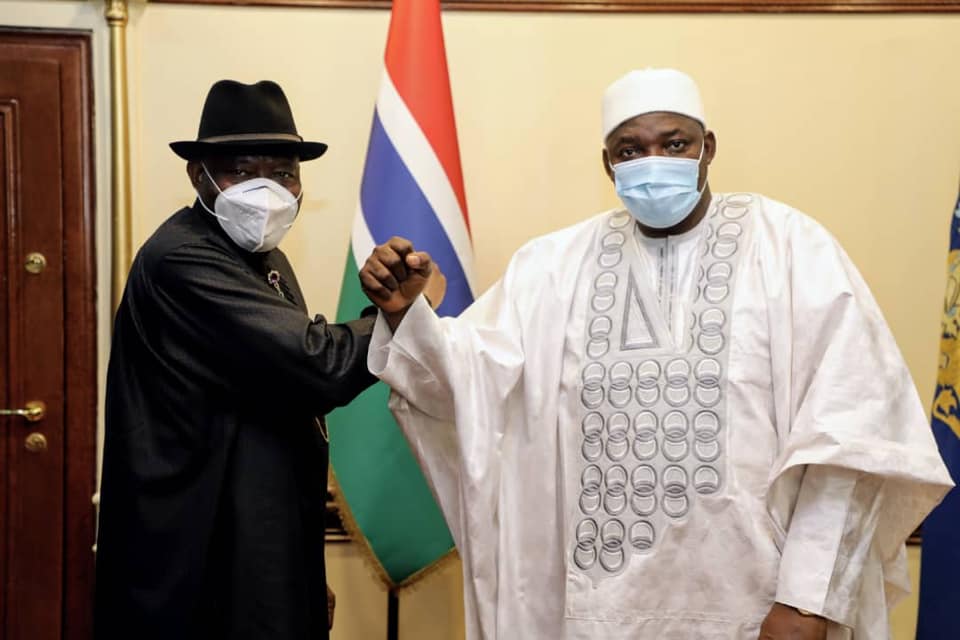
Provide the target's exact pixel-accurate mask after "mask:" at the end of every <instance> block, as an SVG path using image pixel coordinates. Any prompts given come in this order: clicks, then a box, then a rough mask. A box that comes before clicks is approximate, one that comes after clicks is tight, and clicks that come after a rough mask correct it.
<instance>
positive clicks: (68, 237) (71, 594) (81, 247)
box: [0, 27, 98, 640]
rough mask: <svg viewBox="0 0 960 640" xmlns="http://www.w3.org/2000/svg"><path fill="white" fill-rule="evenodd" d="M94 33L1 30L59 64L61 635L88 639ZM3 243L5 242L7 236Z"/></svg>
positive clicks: (93, 416)
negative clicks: (63, 120) (64, 124)
mask: <svg viewBox="0 0 960 640" xmlns="http://www.w3.org/2000/svg"><path fill="white" fill-rule="evenodd" d="M92 35H93V34H92V32H90V31H88V30H75V29H37V28H16V27H0V38H2V39H3V40H4V41H6V42H14V43H22V44H24V45H26V46H38V47H42V48H44V49H45V50H46V52H47V53H48V54H49V55H50V56H53V57H55V58H56V59H57V60H58V61H60V63H61V65H62V67H61V68H62V73H61V96H62V101H63V102H62V105H61V107H62V108H61V117H72V114H77V115H78V116H79V120H80V122H79V126H78V127H71V128H69V129H67V128H64V129H63V131H64V138H63V140H62V142H61V145H62V150H63V158H64V168H68V167H75V168H76V169H75V170H72V171H64V174H63V175H64V185H63V193H64V201H63V210H64V220H63V225H64V226H63V243H64V244H63V246H64V256H63V260H64V265H63V266H64V282H63V287H64V317H63V319H62V322H63V323H64V363H63V366H64V409H63V412H64V413H63V415H64V416H65V425H66V433H65V434H64V487H63V491H64V503H63V504H64V514H63V517H64V525H63V526H64V531H63V545H64V548H63V594H62V600H61V606H62V607H63V612H62V616H63V617H62V620H63V628H62V637H63V638H64V639H70V640H86V639H88V638H90V637H91V636H92V628H93V584H94V552H93V549H94V546H93V545H94V542H95V535H96V512H95V508H94V505H93V503H92V497H93V494H94V492H95V487H96V484H95V483H96V464H97V463H96V460H97V458H96V451H97V398H98V389H97V308H96V307H97V287H96V284H97V267H96V241H95V237H96V234H95V204H94V203H95V196H96V190H95V170H96V164H95V159H94V144H93V141H94V120H93V118H94V110H93V95H94V88H93V76H92V68H93V53H92ZM3 242H6V239H5V238H4V239H3Z"/></svg>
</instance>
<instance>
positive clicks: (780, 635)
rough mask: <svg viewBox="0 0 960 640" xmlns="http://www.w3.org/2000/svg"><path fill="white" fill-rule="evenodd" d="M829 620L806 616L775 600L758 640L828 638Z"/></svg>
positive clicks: (817, 639)
mask: <svg viewBox="0 0 960 640" xmlns="http://www.w3.org/2000/svg"><path fill="white" fill-rule="evenodd" d="M826 638H827V620H826V618H821V617H820V616H805V615H801V614H800V612H799V611H797V610H796V609H794V608H793V607H788V606H787V605H785V604H780V603H779V602H774V603H773V607H771V608H770V613H768V614H767V617H766V618H764V620H763V624H762V625H761V626H760V637H759V638H758V640H826Z"/></svg>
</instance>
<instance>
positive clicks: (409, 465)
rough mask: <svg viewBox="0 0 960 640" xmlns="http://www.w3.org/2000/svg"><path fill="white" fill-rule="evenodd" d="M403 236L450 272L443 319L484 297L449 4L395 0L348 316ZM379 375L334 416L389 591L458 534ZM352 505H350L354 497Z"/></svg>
mask: <svg viewBox="0 0 960 640" xmlns="http://www.w3.org/2000/svg"><path fill="white" fill-rule="evenodd" d="M391 236H403V237H405V238H408V239H409V240H411V241H412V242H413V246H414V247H415V248H416V249H417V250H422V251H427V252H428V253H430V255H431V256H432V257H433V259H434V261H435V262H436V263H437V264H438V266H439V267H440V268H441V269H442V271H443V273H444V275H446V277H447V293H446V297H445V298H444V300H443V304H442V305H441V306H440V308H439V309H438V313H439V314H440V315H457V314H459V313H460V312H461V311H463V310H464V309H465V308H466V307H467V306H468V305H469V304H470V303H471V302H473V291H474V288H473V274H472V263H473V257H472V249H471V245H470V229H469V221H468V218H467V203H466V198H465V196H464V189H463V175H462V173H461V170H460V151H459V148H458V146H457V130H456V124H455V122H454V117H453V102H452V100H451V97H450V80H449V77H448V75H447V62H446V54H445V52H444V45H443V29H442V27H441V24H440V3H439V0H395V1H394V3H393V12H392V17H391V20H390V33H389V35H388V38H387V50H386V56H385V69H384V74H383V80H382V81H381V83H380V93H379V95H378V96H377V104H376V109H375V111H374V114H373V126H372V128H371V130H370V144H369V147H368V148H367V161H366V165H365V167H364V171H363V182H362V184H361V185H360V204H359V206H358V207H357V213H356V219H355V220H354V225H353V233H352V237H351V242H350V251H349V252H348V255H347V264H346V268H345V269H344V274H343V286H342V288H341V291H340V305H339V307H338V309H337V319H338V320H341V321H342V320H347V319H351V318H356V317H357V316H358V314H359V313H360V311H361V309H363V308H364V307H365V306H367V305H368V304H370V303H369V302H368V301H367V299H366V298H365V296H364V295H363V293H362V292H361V290H360V286H359V281H358V279H357V273H358V271H359V267H360V266H362V265H363V262H364V261H365V260H366V259H367V257H368V256H369V255H370V252H371V251H372V250H373V248H374V246H375V245H376V244H381V243H383V242H386V241H387V240H388V239H389V238H390V237H391ZM388 394H389V392H388V389H387V387H386V385H384V384H383V383H378V384H377V385H375V386H374V387H372V388H371V389H369V390H367V391H366V392H365V393H363V394H362V395H360V396H359V397H358V398H357V399H356V400H354V401H353V402H352V403H351V404H350V405H349V406H348V407H345V408H343V409H339V410H337V411H336V412H334V413H333V414H331V416H330V418H329V421H328V422H329V424H330V436H331V443H330V458H331V463H332V465H333V468H334V471H335V475H336V483H337V486H338V489H339V496H338V499H339V501H340V506H341V510H342V515H343V517H344V521H345V523H346V525H347V527H348V529H350V530H351V533H353V534H354V536H355V537H356V538H359V542H361V543H363V544H366V545H368V549H369V551H370V552H372V556H373V558H374V559H375V560H376V564H377V566H378V567H379V568H380V569H381V571H380V574H381V577H382V578H383V579H384V581H385V582H386V583H387V585H388V586H390V587H396V586H403V585H405V584H408V583H409V582H411V581H412V580H414V579H416V578H417V577H418V576H419V575H422V574H423V572H424V570H425V569H427V568H428V567H430V566H431V565H433V564H434V563H435V562H437V561H438V560H440V559H442V558H443V557H444V556H446V555H448V554H449V553H450V552H451V551H452V549H453V539H452V538H451V536H450V533H449V531H448V530H447V527H446V525H445V523H444V520H443V515H442V514H441V512H440V509H439V507H437V504H436V502H435V501H434V499H433V496H432V494H431V493H430V490H429V488H428V487H427V483H426V481H425V480H424V478H423V474H422V473H421V472H420V468H419V466H418V465H417V463H416V460H415V459H414V457H413V454H412V453H411V452H410V448H409V446H408V445H407V441H406V440H405V439H404V436H403V434H402V433H401V431H400V428H399V427H398V426H397V424H396V422H395V421H394V420H393V417H392V416H391V415H390V412H389V410H388V409H387V397H388ZM344 503H345V504H344Z"/></svg>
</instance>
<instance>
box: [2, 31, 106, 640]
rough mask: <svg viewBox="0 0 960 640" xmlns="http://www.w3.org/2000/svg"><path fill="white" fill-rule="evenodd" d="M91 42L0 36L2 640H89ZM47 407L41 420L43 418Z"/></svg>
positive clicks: (79, 36) (57, 36)
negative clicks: (30, 411)
mask: <svg viewBox="0 0 960 640" xmlns="http://www.w3.org/2000/svg"><path fill="white" fill-rule="evenodd" d="M89 69H90V37H89V34H86V33H78V32H51V31H23V30H18V31H14V30H0V265H2V267H0V269H2V271H0V274H2V275H0V409H4V410H22V409H25V408H28V407H31V408H32V409H33V410H34V415H32V416H22V415H2V416H0V579H2V583H0V584H2V589H0V637H2V638H6V639H7V640H27V639H28V638H29V639H30V640H54V639H60V638H77V639H82V638H88V637H89V636H90V628H91V624H90V622H91V613H92V586H93V553H92V545H93V542H94V510H93V506H92V504H91V502H90V498H91V495H92V494H93V491H94V478H95V446H96V445H95V442H96V337H95V336H96V333H95V330H96V327H95V289H94V283H95V273H94V253H93V207H92V203H93V197H92V196H93V194H92V185H93V180H92V168H93V164H92V153H91V142H90V139H91V123H92V120H91V101H90V80H89ZM41 410H42V412H41Z"/></svg>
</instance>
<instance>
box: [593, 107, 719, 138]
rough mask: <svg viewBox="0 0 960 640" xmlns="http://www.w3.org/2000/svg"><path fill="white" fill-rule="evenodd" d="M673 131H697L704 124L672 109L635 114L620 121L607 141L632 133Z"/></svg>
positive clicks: (661, 133)
mask: <svg viewBox="0 0 960 640" xmlns="http://www.w3.org/2000/svg"><path fill="white" fill-rule="evenodd" d="M673 131H681V132H683V133H696V132H702V131H703V125H701V124H700V122H699V121H697V120H695V119H693V118H690V117H689V116H685V115H682V114H679V113H672V112H670V111H654V112H652V113H644V114H641V115H639V116H634V117H633V118H630V119H629V120H626V121H625V122H622V123H620V124H619V125H618V126H617V128H616V129H614V130H613V131H612V132H611V133H610V136H609V137H608V138H607V142H608V143H609V142H613V141H615V140H617V139H618V138H621V137H623V136H625V135H629V134H632V133H639V132H644V133H649V134H653V135H665V134H668V133H671V132H673Z"/></svg>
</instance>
